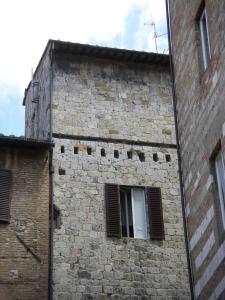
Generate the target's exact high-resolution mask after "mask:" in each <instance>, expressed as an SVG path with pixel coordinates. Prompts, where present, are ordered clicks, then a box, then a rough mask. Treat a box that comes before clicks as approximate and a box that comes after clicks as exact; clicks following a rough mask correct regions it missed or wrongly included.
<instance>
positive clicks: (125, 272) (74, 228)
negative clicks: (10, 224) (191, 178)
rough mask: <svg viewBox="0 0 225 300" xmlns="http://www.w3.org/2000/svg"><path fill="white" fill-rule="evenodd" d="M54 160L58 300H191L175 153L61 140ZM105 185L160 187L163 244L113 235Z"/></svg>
mask: <svg viewBox="0 0 225 300" xmlns="http://www.w3.org/2000/svg"><path fill="white" fill-rule="evenodd" d="M61 146H64V152H63V153H62V151H61V149H62V147H61ZM74 147H75V149H77V150H76V154H74ZM87 149H91V150H92V151H91V154H88V152H87ZM102 149H104V150H105V156H102ZM115 150H117V151H118V154H119V158H116V157H115V155H114V154H115ZM129 152H132V154H133V155H132V158H128V153H129ZM140 152H141V153H144V156H145V161H140V157H139V155H138V153H140ZM153 154H157V156H158V160H157V161H154V160H153ZM166 155H170V157H171V161H170V162H168V161H167V160H166ZM53 162H54V167H55V173H54V186H55V188H54V203H55V205H56V206H57V207H58V209H59V210H60V213H61V227H60V228H58V229H56V230H55V233H54V299H57V300H58V299H77V300H78V299H96V300H97V299H174V298H178V299H190V295H189V283H188V272H187V264H186V255H185V246H184V236H183V226H182V215H181V207H180V206H181V204H180V194H179V188H178V186H179V185H178V173H177V154H176V149H162V148H154V147H147V146H130V145H124V144H119V143H103V142H90V141H79V140H68V139H55V151H54V158H53ZM60 169H63V170H65V173H64V174H65V175H59V170H60ZM105 183H117V184H120V185H128V186H140V187H145V186H157V187H160V188H161V191H162V199H163V200H162V202H163V215H164V226H165V240H164V241H152V240H149V239H148V240H141V239H134V238H121V239H116V238H107V237H106V217H105V199H104V185H105Z"/></svg>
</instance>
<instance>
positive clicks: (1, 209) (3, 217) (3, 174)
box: [0, 169, 12, 223]
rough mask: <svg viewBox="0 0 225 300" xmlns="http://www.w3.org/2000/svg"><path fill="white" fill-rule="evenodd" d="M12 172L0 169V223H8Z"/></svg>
mask: <svg viewBox="0 0 225 300" xmlns="http://www.w3.org/2000/svg"><path fill="white" fill-rule="evenodd" d="M11 185H12V172H11V171H10V170H4V169H0V222H7V223H9V221H10V200H11V199H10V196H11Z"/></svg>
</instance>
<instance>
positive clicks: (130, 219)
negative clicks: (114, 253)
mask: <svg viewBox="0 0 225 300" xmlns="http://www.w3.org/2000/svg"><path fill="white" fill-rule="evenodd" d="M105 202H106V225H107V236H108V237H117V238H121V237H129V238H137V239H149V238H150V239H157V240H162V239H164V224H163V212H162V200H161V190H160V188H158V187H131V186H120V185H117V184H106V185H105Z"/></svg>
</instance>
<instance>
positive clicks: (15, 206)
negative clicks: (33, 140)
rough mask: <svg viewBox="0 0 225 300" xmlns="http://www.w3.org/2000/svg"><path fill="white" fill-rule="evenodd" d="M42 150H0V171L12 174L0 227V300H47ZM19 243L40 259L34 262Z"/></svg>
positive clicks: (46, 212) (46, 195)
mask: <svg viewBox="0 0 225 300" xmlns="http://www.w3.org/2000/svg"><path fill="white" fill-rule="evenodd" d="M47 155H48V153H47V152H46V151H45V150H41V151H40V150H31V149H30V150H28V149H25V148H20V149H19V148H18V149H17V148H16V147H12V148H10V147H8V148H7V147H3V146H1V147H0V165H1V168H5V169H9V170H11V171H12V195H11V220H10V224H3V223H1V224H0V299H1V300H30V299H34V300H40V299H43V300H47V298H48V248H49V175H48V174H49V172H48V161H46V156H47ZM16 235H18V236H19V237H20V238H21V239H22V240H23V242H24V243H25V244H26V245H28V246H29V247H30V249H31V250H32V251H33V252H34V253H35V254H36V255H37V256H38V257H39V258H40V260H41V262H39V261H38V260H37V259H35V258H34V257H33V256H32V255H31V253H30V252H28V251H27V250H26V249H25V247H24V246H23V245H22V243H21V242H20V241H19V240H18V239H17V237H16Z"/></svg>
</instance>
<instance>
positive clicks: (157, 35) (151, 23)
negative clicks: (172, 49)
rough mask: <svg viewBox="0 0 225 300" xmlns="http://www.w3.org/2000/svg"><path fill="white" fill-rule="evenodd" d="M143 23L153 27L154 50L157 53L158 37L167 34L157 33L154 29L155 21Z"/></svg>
mask: <svg viewBox="0 0 225 300" xmlns="http://www.w3.org/2000/svg"><path fill="white" fill-rule="evenodd" d="M144 25H148V26H152V27H153V32H154V41H155V50H156V53H158V45H157V39H158V38H159V37H162V36H164V35H167V33H163V34H158V33H157V31H156V25H155V22H154V21H151V22H147V23H144Z"/></svg>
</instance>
